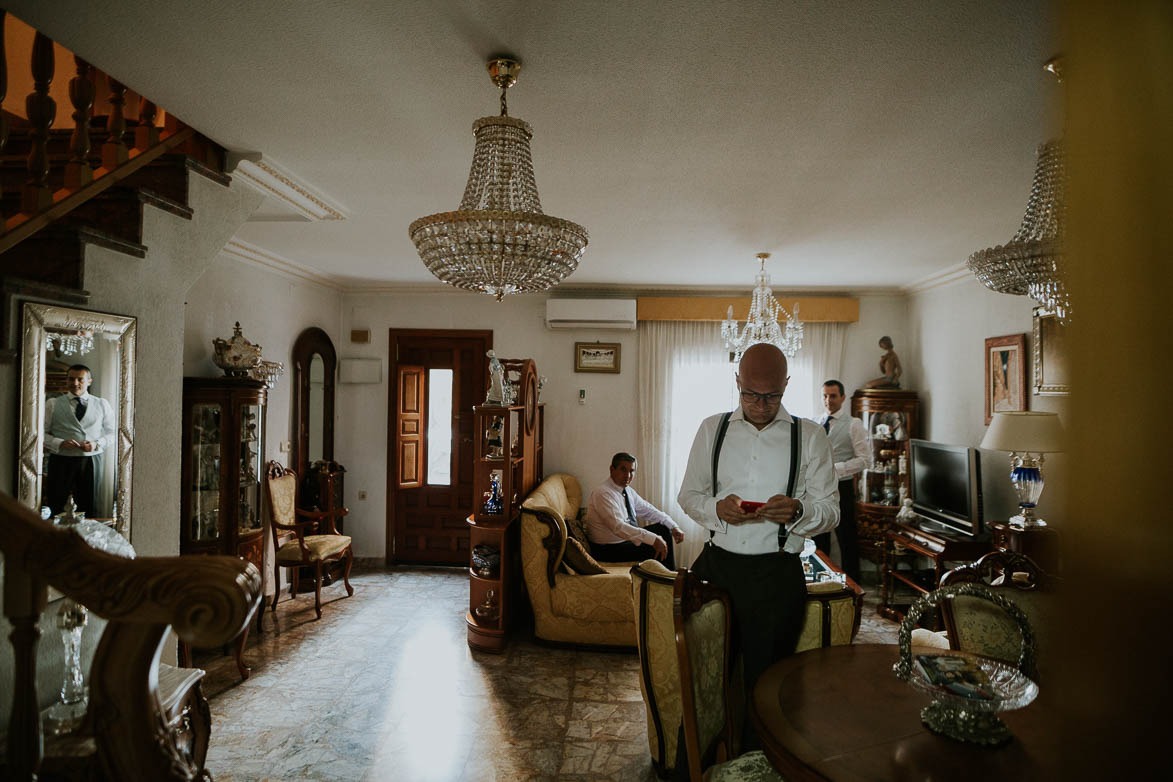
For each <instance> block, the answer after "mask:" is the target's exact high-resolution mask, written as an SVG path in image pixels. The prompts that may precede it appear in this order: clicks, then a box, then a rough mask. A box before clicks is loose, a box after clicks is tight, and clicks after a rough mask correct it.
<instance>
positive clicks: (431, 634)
mask: <svg viewBox="0 0 1173 782" xmlns="http://www.w3.org/2000/svg"><path fill="white" fill-rule="evenodd" d="M408 633H409V635H408V637H407V638H406V640H404V641H403V642H402V645H395V646H393V647H391V648H390V649H388V651H387V655H388V656H387V658H385V659H384V660H383V661H382V662H381V666H385V667H386V669H387V670H388V671H390V672H393V673H392V677H393V679H394V681H393V683H391V685H390V686H389V687H388V688H387V701H388V704H387V705H388V706H389V708H388V709H387V710H386V711H385V713H384V724H383V726H382V728H381V729H380V730H379V735H380V736H382V737H383V740H384V741H385V742H387V747H386V748H387V749H388V750H390V751H389V752H387V753H386V754H385V755H384V757H385V758H386V759H388V760H393V764H394V766H395V767H396V768H398V769H402V771H403V772H404V773H405V775H408V776H412V777H413V778H414V777H416V776H420V777H422V778H433V777H434V778H438V779H447V778H451V777H452V775H453V774H454V773H459V771H460V770H461V769H462V768H463V767H464V764H465V762H466V761H467V759H468V753H469V749H470V748H471V746H472V743H473V741H474V740H475V738H476V735H477V734H478V733H479V732H480V731H482V730H484V729H485V728H487V727H489V726H487V725H485V724H484V722H486V721H488V722H492V723H495V722H496V714H490V713H484V712H483V711H482V710H481V709H480V708H475V709H474V708H472V707H473V706H474V705H479V704H477V701H476V698H477V693H478V692H480V691H481V690H480V687H477V688H475V689H474V691H473V692H469V691H468V679H469V677H470V676H471V677H473V678H474V680H475V679H476V678H478V677H479V676H480V673H479V671H477V670H475V668H476V663H475V662H474V663H470V662H469V659H468V655H469V652H468V650H467V648H466V647H465V646H464V644H462V643H458V642H454V639H453V634H452V621H451V618H449V617H429V618H426V619H422V620H421V621H420V622H419V623H418V624H416V625H415V626H414V627H412V628H411V629H410V630H408ZM461 640H463V639H461ZM470 667H471V668H473V670H472V671H471V672H470V671H469V670H468V669H469V668H470ZM482 716H483V720H482Z"/></svg>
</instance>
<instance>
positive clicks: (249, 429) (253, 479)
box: [237, 405, 261, 533]
mask: <svg viewBox="0 0 1173 782" xmlns="http://www.w3.org/2000/svg"><path fill="white" fill-rule="evenodd" d="M240 416H241V421H240V483H239V484H238V485H239V488H240V517H239V519H238V521H237V527H238V529H239V531H240V532H241V533H244V532H250V531H252V530H257V529H260V528H261V484H260V481H258V480H257V476H259V475H260V474H261V442H260V437H259V432H260V425H261V408H260V406H259V405H243V406H241V409H240Z"/></svg>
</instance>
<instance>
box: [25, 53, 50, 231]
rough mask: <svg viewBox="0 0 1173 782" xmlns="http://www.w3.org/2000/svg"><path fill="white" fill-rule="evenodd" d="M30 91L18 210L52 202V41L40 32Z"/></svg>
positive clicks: (36, 208) (30, 210) (38, 208)
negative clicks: (25, 170)
mask: <svg viewBox="0 0 1173 782" xmlns="http://www.w3.org/2000/svg"><path fill="white" fill-rule="evenodd" d="M32 66H33V91H32V92H30V93H29V96H28V97H27V98H25V102H24V105H25V112H26V113H27V114H28V118H29V125H30V130H29V138H30V140H31V142H32V147H31V148H30V149H29V161H28V171H29V178H28V180H27V181H26V182H25V183H24V191H23V193H21V199H20V210H21V211H22V212H25V213H27V214H35V213H37V212H39V211H41V210H42V209H45V208H47V207H49V206H50V205H51V204H52V203H53V191H52V190H50V189H49V128H51V127H53V120H54V119H55V118H56V117H57V102H56V101H54V100H53V99H52V98H50V97H49V85H50V84H52V83H53V41H52V40H50V38H49V36H47V35H45V34H44V33H37V37H36V38H35V39H34V40H33V56H32Z"/></svg>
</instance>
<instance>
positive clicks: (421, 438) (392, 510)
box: [387, 329, 493, 565]
mask: <svg viewBox="0 0 1173 782" xmlns="http://www.w3.org/2000/svg"><path fill="white" fill-rule="evenodd" d="M388 344H389V346H390V353H391V355H390V365H391V373H390V374H391V377H392V378H394V379H395V382H393V383H390V384H389V385H390V387H391V388H390V399H389V400H388V403H389V404H388V427H387V429H388V437H387V441H388V442H387V451H388V453H387V561H388V562H418V563H428V564H452V565H467V564H468V561H469V543H468V524H467V523H466V521H465V520H466V519H467V518H468V516H469V514H471V513H472V509H473V414H472V408H473V406H474V405H477V404H480V403H481V402H483V401H484V396H485V377H486V374H485V373H486V366H487V363H488V359H487V358H486V357H485V352H486V351H487V350H489V349H490V348H492V347H493V332H491V331H429V330H421V329H391V330H390V340H389V343H388ZM434 369H451V370H452V402H451V407H450V409H447V410H432V409H429V408H430V405H429V393H428V389H429V380H428V378H429V373H430V372H431V370H434ZM434 416H449V417H450V418H451V421H452V442H451V464H450V474H451V482H450V483H448V484H446V485H445V484H438V483H434V482H430V481H429V475H428V454H429V452H430V451H431V450H432V449H433V448H436V447H442V444H440V443H429V442H428V424H429V421H431V420H432V418H433V417H434Z"/></svg>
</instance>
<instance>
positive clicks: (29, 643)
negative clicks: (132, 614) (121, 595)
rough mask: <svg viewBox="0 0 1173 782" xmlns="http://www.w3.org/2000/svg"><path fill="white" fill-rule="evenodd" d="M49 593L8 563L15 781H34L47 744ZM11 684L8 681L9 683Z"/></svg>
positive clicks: (6, 582)
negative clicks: (42, 661) (44, 663)
mask: <svg viewBox="0 0 1173 782" xmlns="http://www.w3.org/2000/svg"><path fill="white" fill-rule="evenodd" d="M47 597H48V595H47V590H46V589H45V587H44V585H43V584H42V583H41V582H39V581H38V580H37V579H34V578H33V577H32V576H30V575H29V574H28V573H26V572H25V571H23V570H21V569H20V568H19V567H17V566H16V564H15V562H13V561H9V562H8V563H7V572H6V573H5V574H4V613H5V615H6V616H7V617H8V621H9V622H11V623H12V632H11V633H10V634H9V636H8V638H9V639H10V640H11V641H12V712H11V718H10V721H9V723H8V772H9V773H10V774H11V775H12V776H11V777H10V778H11V779H14V780H21V781H22V782H23V781H24V780H34V779H36V778H37V771H38V770H39V769H40V767H41V757H42V755H43V753H44V743H43V739H42V735H41V711H40V705H39V703H38V701H37V641H38V640H39V639H40V637H41V628H40V619H41V612H42V611H44V610H45V604H46V598H47ZM5 684H7V682H5Z"/></svg>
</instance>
